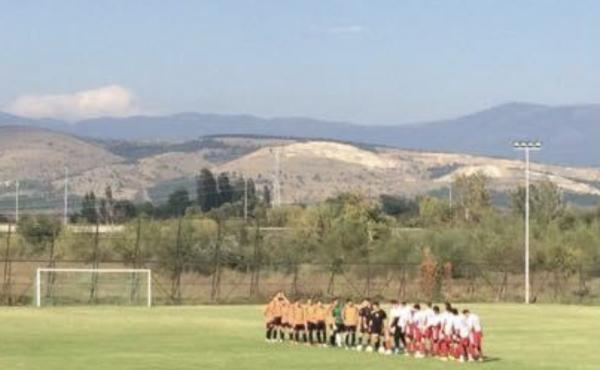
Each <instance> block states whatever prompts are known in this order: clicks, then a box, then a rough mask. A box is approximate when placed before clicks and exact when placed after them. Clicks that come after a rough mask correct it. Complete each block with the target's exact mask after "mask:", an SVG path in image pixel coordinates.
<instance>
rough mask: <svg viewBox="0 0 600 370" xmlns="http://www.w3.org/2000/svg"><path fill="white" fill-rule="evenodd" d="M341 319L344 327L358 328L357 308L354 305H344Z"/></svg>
mask: <svg viewBox="0 0 600 370" xmlns="http://www.w3.org/2000/svg"><path fill="white" fill-rule="evenodd" d="M342 317H343V318H344V325H346V326H358V317H359V315H358V307H357V306H355V305H351V306H350V305H346V306H344V310H343V311H342Z"/></svg>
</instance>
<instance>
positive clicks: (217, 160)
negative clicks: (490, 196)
mask: <svg viewBox="0 0 600 370" xmlns="http://www.w3.org/2000/svg"><path fill="white" fill-rule="evenodd" d="M276 158H279V181H280V184H281V195H282V201H283V202H284V203H295V202H300V203H311V202H314V201H318V200H322V199H324V198H326V197H328V196H331V195H334V194H336V193H337V192H340V191H361V192H363V193H365V194H368V195H371V196H373V197H376V196H378V195H379V194H382V193H387V194H404V195H408V196H414V195H419V194H424V193H428V192H437V193H439V192H440V191H442V192H444V193H446V192H447V191H448V190H447V187H448V184H449V183H450V182H451V181H452V178H453V177H454V176H455V175H457V174H464V173H473V172H475V171H483V172H485V173H486V174H487V175H488V176H489V177H490V179H491V187H492V189H493V190H494V191H496V192H501V193H502V192H506V191H507V190H509V189H514V188H515V187H516V186H518V185H520V184H521V183H522V178H523V163H522V161H521V160H509V159H502V158H494V157H485V156H476V155H466V154H458V153H440V152H426V151H414V150H400V149H395V148H390V147H381V146H379V147H377V146H364V145H355V144H352V143H345V142H334V141H325V140H310V139H302V140H297V139H289V138H276V137H258V136H253V137H249V136H235V135H230V136H213V137H205V138H201V139H198V140H193V141H189V142H185V143H167V142H160V143H136V142H124V141H98V140H86V139H80V138H77V137H74V136H71V135H67V134H63V133H57V132H53V131H49V130H45V129H38V128H32V127H27V126H10V127H0V178H2V179H20V180H22V181H24V180H28V183H29V184H34V185H31V189H30V193H35V189H36V188H37V189H38V192H43V193H52V189H54V193H55V198H57V199H56V200H54V201H53V202H54V203H59V199H58V198H60V197H59V196H58V195H60V190H61V189H62V186H63V176H64V166H65V165H67V166H68V167H69V171H70V179H69V188H70V191H71V193H72V194H75V195H78V196H81V195H83V194H84V193H85V192H88V191H94V192H96V193H97V194H103V192H104V189H105V187H106V186H107V185H110V186H111V187H112V189H113V192H114V193H115V196H116V197H119V198H127V199H133V200H138V201H142V200H148V199H152V200H154V201H158V202H163V201H165V200H166V198H167V196H168V194H169V192H170V191H172V190H174V189H176V188H178V187H187V188H189V189H190V190H193V188H194V178H195V176H196V175H197V174H198V172H199V170H200V169H201V168H203V167H208V168H210V169H212V170H213V171H215V172H228V173H231V174H232V175H233V176H237V175H240V174H243V175H244V176H246V177H251V178H253V179H255V181H256V183H257V184H258V186H259V187H262V186H265V185H266V186H273V183H274V181H275V175H276V173H277V169H276V168H277V167H276V166H277V159H276ZM532 178H533V180H534V181H535V180H536V179H542V178H548V179H550V180H552V181H554V182H555V183H557V184H558V185H559V186H560V187H561V189H563V191H564V192H565V193H566V194H574V195H579V196H586V197H588V198H589V197H591V198H589V199H588V202H589V201H592V202H594V201H596V198H595V197H598V196H600V169H595V168H579V167H564V166H557V165H546V164H540V163H534V164H532ZM35 184H37V185H35ZM1 195H2V194H0V196H1ZM33 195H35V194H33ZM4 197H5V198H6V199H8V200H6V201H7V202H9V203H10V201H11V200H10V199H9V198H10V196H9V195H7V194H5V196H4ZM7 197H8V198H7ZM590 199H591V200H590ZM36 202H37V201H36ZM9 206H10V205H8V203H7V207H9Z"/></svg>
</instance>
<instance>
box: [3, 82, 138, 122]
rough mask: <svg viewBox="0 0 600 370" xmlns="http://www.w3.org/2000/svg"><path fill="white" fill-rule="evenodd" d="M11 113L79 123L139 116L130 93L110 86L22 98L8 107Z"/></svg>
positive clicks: (116, 86)
mask: <svg viewBox="0 0 600 370" xmlns="http://www.w3.org/2000/svg"><path fill="white" fill-rule="evenodd" d="M5 110H6V111H8V112H9V113H12V114H15V115H19V116H25V117H31V118H59V119H66V120H79V119H85V118H95V117H102V116H115V117H122V116H128V115H132V114H137V113H139V108H138V107H137V105H136V102H135V97H134V95H133V93H132V92H131V91H129V90H128V89H126V88H124V87H122V86H119V85H109V86H102V87H99V88H96V89H91V90H84V91H77V92H74V93H69V94H45V95H23V96H19V97H18V98H17V99H15V100H14V101H13V102H11V103H10V104H8V106H7V107H5Z"/></svg>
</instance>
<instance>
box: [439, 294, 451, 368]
mask: <svg viewBox="0 0 600 370" xmlns="http://www.w3.org/2000/svg"><path fill="white" fill-rule="evenodd" d="M440 316H441V317H440V322H441V324H440V326H441V330H440V340H439V356H440V358H441V359H442V360H445V361H446V360H448V358H449V356H450V354H451V353H452V348H453V347H452V341H453V335H454V313H453V309H452V306H451V305H450V303H446V309H445V310H444V312H442V313H441V314H440Z"/></svg>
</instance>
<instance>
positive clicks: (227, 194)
mask: <svg viewBox="0 0 600 370" xmlns="http://www.w3.org/2000/svg"><path fill="white" fill-rule="evenodd" d="M217 187H218V189H219V201H218V203H217V207H220V206H221V205H223V204H225V203H231V202H232V200H233V187H232V186H231V183H230V182H229V176H228V175H227V173H226V172H223V173H220V174H219V176H218V177H217Z"/></svg>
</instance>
